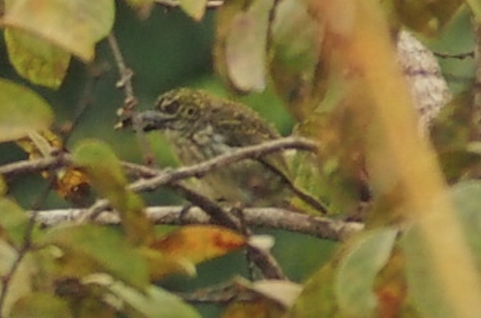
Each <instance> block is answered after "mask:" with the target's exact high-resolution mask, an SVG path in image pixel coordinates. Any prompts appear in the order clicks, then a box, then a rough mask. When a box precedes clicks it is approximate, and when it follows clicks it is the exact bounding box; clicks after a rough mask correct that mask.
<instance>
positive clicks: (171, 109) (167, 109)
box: [162, 102, 179, 115]
mask: <svg viewBox="0 0 481 318" xmlns="http://www.w3.org/2000/svg"><path fill="white" fill-rule="evenodd" d="M178 109H179V103H177V102H172V103H169V104H166V105H163V106H162V111H163V112H164V113H167V114H170V115H173V114H175V113H176V112H177V110H178Z"/></svg>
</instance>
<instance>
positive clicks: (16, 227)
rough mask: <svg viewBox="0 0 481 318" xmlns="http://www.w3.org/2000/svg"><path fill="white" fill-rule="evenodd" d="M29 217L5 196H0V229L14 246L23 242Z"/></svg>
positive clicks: (18, 245)
mask: <svg viewBox="0 0 481 318" xmlns="http://www.w3.org/2000/svg"><path fill="white" fill-rule="evenodd" d="M28 223H29V218H28V216H27V213H26V212H25V211H23V210H22V209H21V208H20V207H19V206H18V205H17V204H15V203H13V202H12V201H10V200H9V199H7V198H0V229H1V230H2V231H5V232H6V234H7V238H8V240H9V241H11V243H13V245H14V246H16V247H20V246H22V244H23V243H24V242H25V235H26V234H27V228H28Z"/></svg>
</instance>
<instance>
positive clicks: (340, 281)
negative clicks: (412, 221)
mask: <svg viewBox="0 0 481 318" xmlns="http://www.w3.org/2000/svg"><path fill="white" fill-rule="evenodd" d="M397 233H398V231H397V230H394V229H388V228H386V229H380V230H374V231H370V232H367V233H364V234H363V235H362V236H361V237H359V238H358V240H357V241H356V243H355V244H354V245H353V246H351V247H350V251H349V252H348V254H346V255H345V256H344V258H343V259H342V260H341V262H340V264H339V268H338V274H337V276H336V281H335V287H334V288H335V291H336V296H337V299H338V301H339V307H340V309H341V311H342V312H344V313H345V314H346V316H348V317H350V316H356V317H373V316H375V314H374V313H375V311H376V309H377V300H376V295H375V294H374V292H373V286H374V282H375V279H376V276H377V274H378V273H379V271H380V270H381V269H382V268H383V267H384V265H386V262H387V260H388V259H389V257H390V255H391V251H392V249H393V246H394V240H395V239H396V236H397Z"/></svg>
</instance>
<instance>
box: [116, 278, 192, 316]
mask: <svg viewBox="0 0 481 318" xmlns="http://www.w3.org/2000/svg"><path fill="white" fill-rule="evenodd" d="M106 287H107V288H108V289H109V290H110V291H111V292H112V293H113V294H114V295H115V296H117V297H118V298H120V299H122V300H123V301H124V303H125V304H124V308H123V309H122V312H124V313H127V315H128V314H129V313H132V316H134V317H137V316H138V315H140V316H141V317H145V318H201V316H200V315H199V314H198V313H197V312H196V311H195V310H194V309H193V308H192V307H191V306H190V305H188V304H186V303H184V302H183V301H182V300H181V299H180V298H179V297H177V296H175V295H173V294H171V293H169V292H167V291H165V290H163V289H161V288H159V287H155V286H150V287H149V288H148V289H147V290H146V292H145V293H140V292H138V291H136V290H134V289H132V288H129V287H127V286H125V285H123V284H120V283H113V284H111V285H109V286H106ZM128 316H131V315H128Z"/></svg>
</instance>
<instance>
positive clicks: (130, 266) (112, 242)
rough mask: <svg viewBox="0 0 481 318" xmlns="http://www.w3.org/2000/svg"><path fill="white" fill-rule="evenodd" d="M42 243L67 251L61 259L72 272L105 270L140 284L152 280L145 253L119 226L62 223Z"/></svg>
mask: <svg viewBox="0 0 481 318" xmlns="http://www.w3.org/2000/svg"><path fill="white" fill-rule="evenodd" d="M42 243H44V244H53V245H56V246H58V247H60V248H61V249H62V250H63V251H64V253H65V255H64V259H63V260H62V259H61V260H60V261H63V262H65V264H64V268H63V270H64V271H69V270H70V274H71V275H74V274H75V273H78V274H81V275H82V274H87V273H96V272H105V273H109V274H111V275H112V276H113V277H114V278H116V279H119V280H122V281H124V282H125V283H127V284H129V285H131V286H134V287H137V288H143V287H145V286H146V285H147V283H148V280H149V277H148V272H147V264H146V263H145V261H144V259H143V257H142V256H141V254H140V253H139V252H138V251H137V250H136V249H135V248H134V247H133V246H132V245H131V244H130V243H128V242H127V241H126V240H125V239H124V238H123V236H122V235H121V234H120V233H118V232H117V231H116V230H115V229H112V228H107V227H100V226H94V225H81V226H64V227H58V228H54V229H51V230H50V231H49V232H48V233H46V235H45V236H44V237H43V240H42ZM122 260H128V261H122ZM66 264H69V266H71V268H70V269H69V268H67V265H66Z"/></svg>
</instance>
